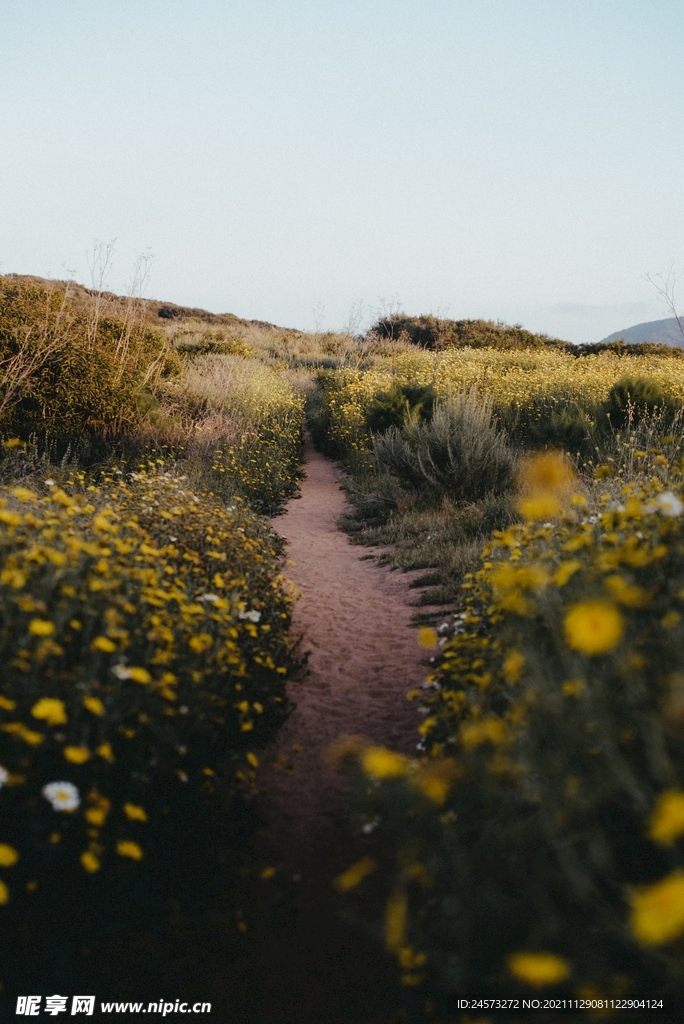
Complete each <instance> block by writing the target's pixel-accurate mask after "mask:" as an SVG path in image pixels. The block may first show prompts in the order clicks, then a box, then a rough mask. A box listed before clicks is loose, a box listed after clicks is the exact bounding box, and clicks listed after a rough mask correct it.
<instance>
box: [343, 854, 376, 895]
mask: <svg viewBox="0 0 684 1024" xmlns="http://www.w3.org/2000/svg"><path fill="white" fill-rule="evenodd" d="M377 867H378V865H377V861H374V860H373V858H372V857H362V858H361V860H357V861H356V863H355V864H352V865H351V867H348V868H347V870H346V871H343V872H342V874H341V875H338V876H337V878H336V879H335V881H334V882H333V885H334V886H335V888H336V889H339V891H340V892H349V891H350V890H351V889H355V888H356V886H357V885H359V884H360V883H361V882H363V880H364V878H367V877H368V876H369V875H372V874H373V872H374V871H376V870H377Z"/></svg>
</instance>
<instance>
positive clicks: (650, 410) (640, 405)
mask: <svg viewBox="0 0 684 1024" xmlns="http://www.w3.org/2000/svg"><path fill="white" fill-rule="evenodd" d="M677 404H678V403H676V402H675V401H674V400H673V399H672V398H671V397H670V396H669V395H667V394H666V393H665V390H664V388H663V386H662V384H661V383H660V381H658V380H654V379H653V378H652V377H629V376H625V377H621V378H620V380H618V381H616V383H615V384H613V386H612V388H611V389H610V391H609V393H608V399H607V401H606V402H605V403H604V405H603V408H602V409H601V413H602V417H603V418H604V419H608V420H609V421H610V425H611V427H613V428H617V429H620V428H622V427H627V426H630V427H634V426H636V425H637V424H638V423H640V422H641V421H642V420H643V419H645V418H646V417H649V416H652V415H653V414H654V413H655V412H656V411H657V410H660V411H661V412H669V413H674V411H675V409H676V408H677Z"/></svg>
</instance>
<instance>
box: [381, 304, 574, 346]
mask: <svg viewBox="0 0 684 1024" xmlns="http://www.w3.org/2000/svg"><path fill="white" fill-rule="evenodd" d="M369 335H370V336H371V337H377V338H390V339H395V340H397V339H400V338H405V339H406V340H407V341H409V342H410V343H411V344H412V345H417V346H418V347H420V348H425V349H432V350H434V351H437V352H439V351H441V350H443V349H446V348H457V347H466V346H468V347H470V348H499V349H526V348H545V347H553V348H559V349H563V350H564V351H568V352H569V351H572V349H573V347H574V346H572V345H570V344H569V342H564V341H558V340H557V339H555V338H549V337H548V336H547V335H545V334H533V333H532V332H531V331H526V330H525V328H524V327H521V326H520V324H516V325H515V326H514V327H510V326H509V325H507V324H502V323H495V322H494V321H493V320H446V319H442V318H440V317H436V316H404V315H403V314H402V313H396V314H394V315H392V316H387V317H382V318H381V319H380V320H378V321H377V323H376V324H374V325H373V327H371V329H370V331H369Z"/></svg>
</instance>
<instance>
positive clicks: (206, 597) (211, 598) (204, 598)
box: [197, 594, 219, 602]
mask: <svg viewBox="0 0 684 1024" xmlns="http://www.w3.org/2000/svg"><path fill="white" fill-rule="evenodd" d="M218 599H219V597H218V594H200V596H199V597H198V598H197V600H198V601H212V602H213V601H218Z"/></svg>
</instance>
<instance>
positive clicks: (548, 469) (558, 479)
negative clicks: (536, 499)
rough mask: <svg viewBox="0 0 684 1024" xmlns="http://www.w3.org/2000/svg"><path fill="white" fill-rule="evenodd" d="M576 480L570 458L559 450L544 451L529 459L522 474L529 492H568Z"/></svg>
mask: <svg viewBox="0 0 684 1024" xmlns="http://www.w3.org/2000/svg"><path fill="white" fill-rule="evenodd" d="M575 481H576V474H575V470H574V468H573V466H572V464H571V463H570V460H569V459H568V458H567V457H566V456H564V455H560V454H559V453H558V452H544V454H542V455H534V456H532V457H531V458H529V459H527V460H526V461H525V463H524V465H523V469H522V473H521V474H520V482H521V485H522V489H523V491H524V492H526V493H528V494H557V495H559V496H563V495H565V494H567V493H568V492H569V491H570V490H571V489H572V486H573V484H574V483H575Z"/></svg>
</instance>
